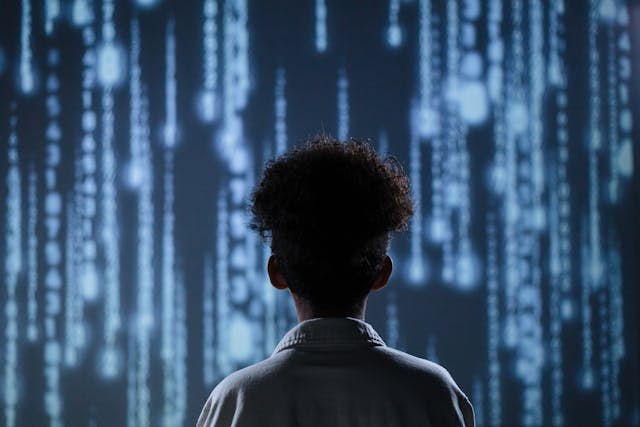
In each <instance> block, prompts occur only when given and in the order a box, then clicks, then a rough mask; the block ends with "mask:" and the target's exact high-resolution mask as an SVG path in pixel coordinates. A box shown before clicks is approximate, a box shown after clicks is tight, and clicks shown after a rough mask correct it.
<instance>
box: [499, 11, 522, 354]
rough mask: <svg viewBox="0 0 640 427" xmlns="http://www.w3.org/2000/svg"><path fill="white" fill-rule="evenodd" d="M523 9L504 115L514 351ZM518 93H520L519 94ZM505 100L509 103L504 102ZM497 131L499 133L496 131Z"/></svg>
mask: <svg viewBox="0 0 640 427" xmlns="http://www.w3.org/2000/svg"><path fill="white" fill-rule="evenodd" d="M516 5H520V8H519V9H516V10H514V11H513V15H514V17H513V19H512V21H513V22H512V28H513V31H512V34H511V38H512V50H513V56H512V62H513V68H512V69H511V70H510V73H509V76H508V77H507V79H508V81H507V87H506V88H505V89H506V91H507V93H509V94H513V95H512V97H513V101H511V103H509V104H507V105H506V107H505V111H506V112H508V114H507V117H505V141H504V151H505V154H504V163H505V166H504V170H505V172H504V176H505V186H504V189H505V193H504V203H503V219H504V237H503V238H504V246H505V247H504V257H505V262H504V268H505V272H504V274H505V282H506V283H505V299H504V300H505V311H506V313H505V315H506V316H505V317H506V323H505V344H506V345H507V347H510V348H514V347H515V346H516V345H517V341H518V325H517V313H516V311H517V299H516V297H517V293H518V286H519V282H520V277H519V271H518V237H519V236H518V222H519V221H520V220H521V215H522V214H521V210H520V207H519V201H518V194H517V186H518V181H517V158H518V153H517V134H518V133H522V132H523V131H524V130H525V128H526V126H527V123H526V116H527V113H526V108H525V107H524V105H523V104H522V102H523V99H522V98H523V94H522V93H521V92H522V89H521V88H520V87H519V86H517V85H516V81H517V80H518V79H519V77H520V76H521V75H522V73H523V68H524V64H523V47H522V34H521V32H520V31H521V30H520V25H521V22H520V21H521V17H520V11H521V9H522V7H521V6H522V3H521V2H516V3H514V9H515V6H516ZM516 91H518V92H516ZM503 99H506V97H505V98H503ZM496 130H497V129H496Z"/></svg>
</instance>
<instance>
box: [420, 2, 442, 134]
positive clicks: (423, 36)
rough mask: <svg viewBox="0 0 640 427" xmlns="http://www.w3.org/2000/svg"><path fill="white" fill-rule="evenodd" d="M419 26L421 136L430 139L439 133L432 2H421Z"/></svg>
mask: <svg viewBox="0 0 640 427" xmlns="http://www.w3.org/2000/svg"><path fill="white" fill-rule="evenodd" d="M418 7H419V14H420V15H419V25H420V30H419V34H418V57H419V59H418V61H419V62H418V64H419V73H418V78H419V86H418V87H419V89H418V96H419V103H420V106H419V109H420V113H419V114H420V121H419V122H420V136H422V137H423V138H429V137H432V136H434V134H435V133H437V131H438V125H439V116H438V112H437V110H435V109H434V108H433V105H432V103H433V102H434V99H433V82H434V81H435V78H434V75H433V73H434V71H435V70H433V69H432V67H431V62H432V61H433V56H434V54H435V53H437V52H436V49H434V46H433V45H434V41H433V40H432V36H431V1H430V0H420V3H419V6H418Z"/></svg>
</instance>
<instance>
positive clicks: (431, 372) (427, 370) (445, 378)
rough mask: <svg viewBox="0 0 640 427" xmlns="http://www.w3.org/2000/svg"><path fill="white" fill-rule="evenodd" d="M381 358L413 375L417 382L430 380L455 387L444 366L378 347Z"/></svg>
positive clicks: (388, 348) (391, 349)
mask: <svg viewBox="0 0 640 427" xmlns="http://www.w3.org/2000/svg"><path fill="white" fill-rule="evenodd" d="M377 350H378V352H379V353H380V357H381V358H383V359H385V360H386V363H387V364H389V365H391V366H393V367H394V368H395V369H397V370H398V371H402V372H405V373H407V374H410V375H412V376H413V377H415V378H416V380H430V382H432V383H433V384H434V385H435V384H440V385H442V386H455V387H457V385H456V383H455V381H454V380H453V378H452V377H451V374H449V371H447V370H446V369H445V368H444V367H443V366H441V365H439V364H437V363H434V362H431V361H430V360H426V359H421V358H419V357H416V356H413V355H411V354H408V353H405V352H402V351H400V350H396V349H393V348H390V347H378V348H377Z"/></svg>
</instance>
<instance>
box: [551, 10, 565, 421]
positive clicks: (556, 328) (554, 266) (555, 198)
mask: <svg viewBox="0 0 640 427" xmlns="http://www.w3.org/2000/svg"><path fill="white" fill-rule="evenodd" d="M552 13H553V12H552ZM558 181H559V179H558V178H557V177H555V176H553V175H552V177H551V180H550V182H549V184H550V185H549V192H550V194H549V214H548V217H549V303H548V305H549V356H548V359H549V364H550V368H551V387H550V388H551V390H550V391H551V393H550V394H551V424H552V425H553V426H562V425H564V422H563V420H564V415H563V413H562V392H563V384H562V383H563V366H562V280H563V277H562V274H563V268H562V263H563V259H562V256H561V249H560V246H561V243H560V242H561V234H560V208H559V198H560V197H559V194H558V193H559V191H558Z"/></svg>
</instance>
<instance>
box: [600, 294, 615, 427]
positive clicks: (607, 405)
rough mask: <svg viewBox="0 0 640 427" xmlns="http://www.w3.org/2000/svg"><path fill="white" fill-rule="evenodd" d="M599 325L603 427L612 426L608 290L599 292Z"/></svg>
mask: <svg viewBox="0 0 640 427" xmlns="http://www.w3.org/2000/svg"><path fill="white" fill-rule="evenodd" d="M597 301H598V302H597V304H598V324H599V328H598V329H599V331H598V332H599V335H600V336H599V340H598V344H599V347H600V360H599V362H600V372H599V374H600V375H599V376H600V378H599V381H600V405H601V408H602V416H601V419H600V420H601V422H602V424H601V425H602V426H603V427H609V426H610V425H611V421H612V420H611V418H612V417H611V404H612V402H611V384H610V383H609V381H610V379H611V378H610V376H611V372H610V370H611V351H610V346H611V343H610V342H609V338H610V335H609V321H610V320H609V307H608V304H607V293H606V290H604V289H603V290H601V291H600V292H598V300H597Z"/></svg>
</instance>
